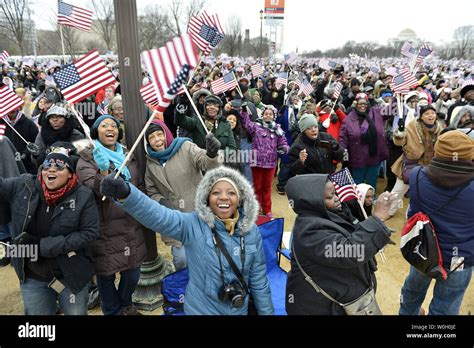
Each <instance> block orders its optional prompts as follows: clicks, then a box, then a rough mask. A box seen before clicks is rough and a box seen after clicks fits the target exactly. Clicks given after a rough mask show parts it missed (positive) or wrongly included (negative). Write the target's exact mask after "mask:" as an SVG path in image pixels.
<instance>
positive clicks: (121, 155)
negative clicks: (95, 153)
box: [94, 140, 132, 181]
mask: <svg viewBox="0 0 474 348" xmlns="http://www.w3.org/2000/svg"><path fill="white" fill-rule="evenodd" d="M94 144H95V146H96V148H98V149H100V151H101V152H102V153H103V154H104V155H105V156H106V157H107V159H108V160H109V161H112V163H113V164H114V165H115V168H116V169H119V168H120V167H121V166H122V163H123V162H124V161H125V151H124V149H123V147H122V145H120V144H119V143H115V150H114V151H112V150H109V149H108V148H106V147H105V146H104V145H102V143H101V142H100V141H99V140H94ZM122 174H123V176H124V177H125V181H130V179H131V178H132V175H131V174H130V171H129V170H128V168H127V166H125V167H124V168H123V170H122Z"/></svg>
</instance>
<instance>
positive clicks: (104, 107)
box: [97, 99, 109, 115]
mask: <svg viewBox="0 0 474 348" xmlns="http://www.w3.org/2000/svg"><path fill="white" fill-rule="evenodd" d="M108 106H109V101H108V99H105V100H104V101H103V102H102V103H100V104H99V105H97V112H98V113H99V114H101V115H106V114H108Z"/></svg>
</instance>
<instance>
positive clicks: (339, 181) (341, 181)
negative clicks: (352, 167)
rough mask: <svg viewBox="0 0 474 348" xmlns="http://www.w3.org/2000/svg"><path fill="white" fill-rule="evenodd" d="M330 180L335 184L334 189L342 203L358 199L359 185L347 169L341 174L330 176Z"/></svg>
mask: <svg viewBox="0 0 474 348" xmlns="http://www.w3.org/2000/svg"><path fill="white" fill-rule="evenodd" d="M329 179H330V180H331V181H332V182H333V183H334V188H335V189H336V193H337V195H338V196H339V200H340V201H341V202H347V201H350V200H352V199H357V196H358V192H357V185H356V184H355V182H354V179H353V178H352V175H351V172H350V171H349V169H348V168H347V167H346V168H344V169H342V170H341V171H340V172H337V173H334V174H331V175H329Z"/></svg>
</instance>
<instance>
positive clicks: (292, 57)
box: [284, 52, 298, 63]
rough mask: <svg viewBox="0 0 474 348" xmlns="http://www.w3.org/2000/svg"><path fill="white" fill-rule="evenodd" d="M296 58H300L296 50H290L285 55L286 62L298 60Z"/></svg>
mask: <svg viewBox="0 0 474 348" xmlns="http://www.w3.org/2000/svg"><path fill="white" fill-rule="evenodd" d="M296 58H298V55H297V54H296V53H295V52H290V53H288V54H285V56H284V59H285V62H287V63H289V62H292V61H294V60H296Z"/></svg>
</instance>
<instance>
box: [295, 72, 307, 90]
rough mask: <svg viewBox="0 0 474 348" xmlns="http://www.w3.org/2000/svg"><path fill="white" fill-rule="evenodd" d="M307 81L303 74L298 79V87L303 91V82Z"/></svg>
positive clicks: (296, 82)
mask: <svg viewBox="0 0 474 348" xmlns="http://www.w3.org/2000/svg"><path fill="white" fill-rule="evenodd" d="M304 80H305V77H304V75H303V74H298V77H296V80H295V84H296V85H297V86H298V88H299V89H300V90H301V88H302V86H303V81H304Z"/></svg>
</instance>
